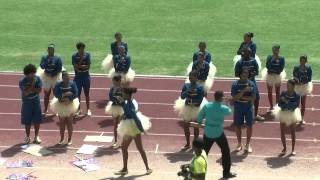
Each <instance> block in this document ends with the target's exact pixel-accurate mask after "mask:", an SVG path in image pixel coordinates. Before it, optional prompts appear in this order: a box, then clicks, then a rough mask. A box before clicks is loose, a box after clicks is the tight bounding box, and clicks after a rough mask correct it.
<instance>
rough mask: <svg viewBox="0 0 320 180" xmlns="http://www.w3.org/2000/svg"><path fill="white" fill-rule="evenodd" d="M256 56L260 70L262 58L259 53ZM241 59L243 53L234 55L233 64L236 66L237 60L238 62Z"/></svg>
mask: <svg viewBox="0 0 320 180" xmlns="http://www.w3.org/2000/svg"><path fill="white" fill-rule="evenodd" d="M254 58H255V59H256V61H257V63H258V66H259V70H260V69H261V60H260V58H259V56H258V55H256V56H255V57H254ZM240 59H241V55H236V56H234V58H233V66H234V67H235V66H236V64H237V62H238V61H239V60H240Z"/></svg>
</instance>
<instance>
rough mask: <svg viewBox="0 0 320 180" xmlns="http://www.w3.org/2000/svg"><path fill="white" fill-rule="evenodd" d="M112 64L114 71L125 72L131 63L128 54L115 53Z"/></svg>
mask: <svg viewBox="0 0 320 180" xmlns="http://www.w3.org/2000/svg"><path fill="white" fill-rule="evenodd" d="M112 59H113V66H114V69H115V71H116V72H119V73H127V72H128V70H129V68H130V65H131V58H130V56H128V55H125V56H120V55H116V56H114V57H113V58H112Z"/></svg>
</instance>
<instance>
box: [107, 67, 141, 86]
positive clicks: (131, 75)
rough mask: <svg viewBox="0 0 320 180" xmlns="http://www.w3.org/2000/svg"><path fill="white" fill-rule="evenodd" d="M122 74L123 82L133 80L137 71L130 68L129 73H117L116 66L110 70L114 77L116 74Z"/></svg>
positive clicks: (110, 74) (111, 75) (111, 76)
mask: <svg viewBox="0 0 320 180" xmlns="http://www.w3.org/2000/svg"><path fill="white" fill-rule="evenodd" d="M116 75H120V76H121V83H127V82H132V81H133V80H134V77H135V75H136V72H135V71H134V70H132V69H131V68H129V70H128V72H127V73H117V72H115V70H114V68H112V69H111V70H110V73H109V76H110V78H111V79H112V78H113V77H114V76H116Z"/></svg>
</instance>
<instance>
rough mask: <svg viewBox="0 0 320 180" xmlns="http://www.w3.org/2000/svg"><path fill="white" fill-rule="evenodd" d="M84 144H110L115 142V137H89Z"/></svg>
mask: <svg viewBox="0 0 320 180" xmlns="http://www.w3.org/2000/svg"><path fill="white" fill-rule="evenodd" d="M83 141H84V142H104V143H108V142H112V141H113V137H112V136H89V135H87V136H86V137H85V138H84V140H83Z"/></svg>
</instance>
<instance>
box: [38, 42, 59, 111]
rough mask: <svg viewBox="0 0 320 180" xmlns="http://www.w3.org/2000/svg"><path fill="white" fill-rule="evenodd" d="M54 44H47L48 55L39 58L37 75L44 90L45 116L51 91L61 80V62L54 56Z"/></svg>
mask: <svg viewBox="0 0 320 180" xmlns="http://www.w3.org/2000/svg"><path fill="white" fill-rule="evenodd" d="M54 49H55V45H54V44H49V46H48V55H44V56H42V58H41V62H40V69H38V71H37V74H38V75H39V76H40V78H41V80H42V83H43V89H44V114H45V115H46V114H47V111H48V105H49V98H50V94H51V89H53V88H54V86H55V84H56V83H57V82H58V81H59V80H61V71H62V61H61V58H60V57H59V56H55V55H54Z"/></svg>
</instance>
